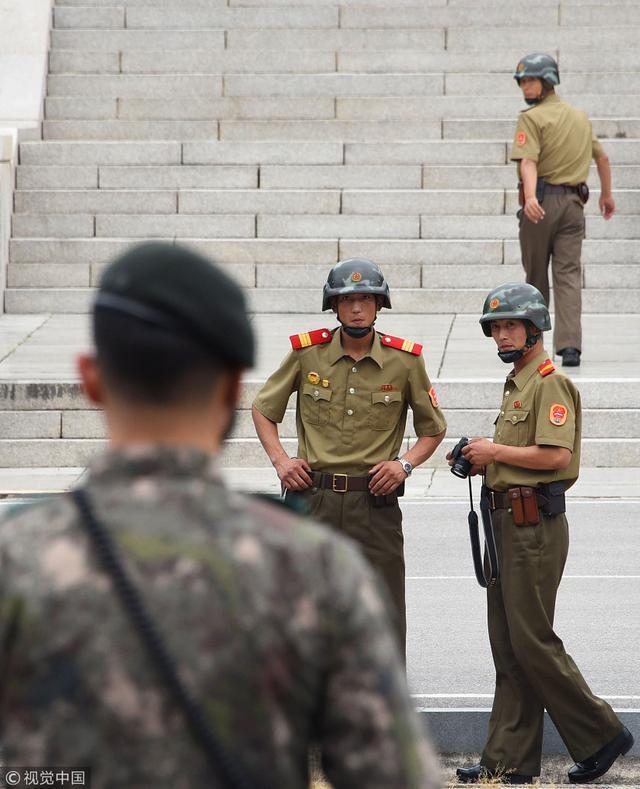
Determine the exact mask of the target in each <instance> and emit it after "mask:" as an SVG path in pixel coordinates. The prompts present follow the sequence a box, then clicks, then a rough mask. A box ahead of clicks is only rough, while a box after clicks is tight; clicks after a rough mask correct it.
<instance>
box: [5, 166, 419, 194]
mask: <svg viewBox="0 0 640 789" xmlns="http://www.w3.org/2000/svg"><path fill="white" fill-rule="evenodd" d="M303 169H305V170H308V169H309V168H303ZM386 169H387V171H388V172H389V173H390V172H393V171H395V170H396V169H398V168H393V167H389V168H386ZM400 169H405V168H400ZM411 169H412V170H413V172H414V173H415V176H416V177H414V178H412V179H411V182H409V179H406V181H405V182H403V183H404V185H406V186H419V185H420V178H421V174H420V168H419V166H417V167H416V166H414V167H413V168H411ZM16 172H17V176H16V183H17V187H18V189H94V188H97V187H98V186H100V188H103V189H127V190H129V189H198V188H205V187H208V188H210V189H218V188H228V187H235V188H242V189H252V188H255V187H257V185H258V167H257V166H250V165H246V166H233V165H212V166H207V165H201V166H194V167H191V166H189V165H162V166H157V167H156V166H153V165H142V166H137V165H128V166H126V165H124V166H118V165H112V166H105V167H100V168H98V166H96V165H93V166H92V165H85V166H78V167H73V166H68V167H67V166H62V165H19V166H18V167H17V168H16ZM320 188H322V187H320Z"/></svg>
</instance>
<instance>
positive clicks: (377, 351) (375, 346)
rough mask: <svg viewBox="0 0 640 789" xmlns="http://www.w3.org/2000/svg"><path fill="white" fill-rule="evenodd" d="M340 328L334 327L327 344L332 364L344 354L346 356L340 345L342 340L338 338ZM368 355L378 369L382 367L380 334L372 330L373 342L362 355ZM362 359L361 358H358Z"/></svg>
mask: <svg viewBox="0 0 640 789" xmlns="http://www.w3.org/2000/svg"><path fill="white" fill-rule="evenodd" d="M340 334H341V332H340V329H336V330H335V332H334V333H333V337H332V338H331V343H330V344H329V364H331V365H334V364H335V363H336V362H337V361H338V360H339V359H342V358H343V357H344V356H348V354H347V353H345V350H344V348H343V347H342V342H341V339H340ZM367 357H369V358H370V359H372V360H373V361H374V362H375V363H376V364H377V365H378V367H379V368H380V369H382V367H383V358H382V343H381V342H380V335H379V334H378V332H376V331H374V332H373V343H372V344H371V348H370V349H369V350H368V351H367V353H366V354H365V355H364V356H363V357H362V358H363V359H366V358H367ZM360 361H362V359H361V360H360Z"/></svg>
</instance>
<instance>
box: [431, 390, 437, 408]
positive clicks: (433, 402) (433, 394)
mask: <svg viewBox="0 0 640 789" xmlns="http://www.w3.org/2000/svg"><path fill="white" fill-rule="evenodd" d="M429 399H430V400H431V405H432V406H433V407H434V408H437V407H438V395H437V394H436V390H435V389H434V388H433V386H432V387H431V389H429Z"/></svg>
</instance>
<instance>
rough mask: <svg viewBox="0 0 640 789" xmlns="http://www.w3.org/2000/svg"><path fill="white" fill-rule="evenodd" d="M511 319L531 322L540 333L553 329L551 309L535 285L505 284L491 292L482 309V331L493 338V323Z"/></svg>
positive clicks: (521, 283)
mask: <svg viewBox="0 0 640 789" xmlns="http://www.w3.org/2000/svg"><path fill="white" fill-rule="evenodd" d="M509 318H515V319H517V320H522V321H531V323H533V325H534V326H535V327H536V328H537V329H540V331H549V329H550V328H551V318H550V316H549V308H548V307H547V304H546V302H545V300H544V299H543V298H542V293H540V291H539V290H538V289H537V288H534V287H533V285H528V284H526V283H523V282H505V284H504V285H498V287H497V288H494V289H493V290H492V291H491V293H490V294H489V295H488V296H487V298H486V299H485V300H484V307H483V308H482V317H481V318H480V324H481V326H482V331H483V332H484V333H485V334H486V336H487V337H491V321H499V320H507V319H509Z"/></svg>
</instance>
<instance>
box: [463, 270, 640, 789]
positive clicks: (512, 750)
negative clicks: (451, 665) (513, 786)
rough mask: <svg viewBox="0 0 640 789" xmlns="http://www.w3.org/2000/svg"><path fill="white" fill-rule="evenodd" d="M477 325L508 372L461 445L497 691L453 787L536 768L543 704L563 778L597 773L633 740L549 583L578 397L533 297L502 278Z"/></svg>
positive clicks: (559, 559)
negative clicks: (489, 561)
mask: <svg viewBox="0 0 640 789" xmlns="http://www.w3.org/2000/svg"><path fill="white" fill-rule="evenodd" d="M480 323H481V324H482V329H483V331H484V333H485V335H486V336H487V337H493V339H494V340H495V342H496V344H497V346H498V355H499V357H500V358H501V359H502V361H504V362H506V363H513V365H514V368H513V370H512V372H511V373H509V375H508V376H507V380H506V383H505V386H504V394H503V399H502V403H501V406H500V413H499V415H498V418H497V419H496V422H495V425H496V427H495V435H494V439H493V441H489V440H488V439H486V438H474V439H472V440H471V441H470V442H469V444H468V446H467V447H465V448H464V450H463V452H464V455H465V457H466V458H467V459H468V460H469V461H470V462H471V463H472V464H473V471H475V472H476V473H477V472H479V471H483V472H484V474H485V479H484V483H485V484H484V485H483V489H482V496H483V502H484V503H486V504H487V505H488V507H489V509H491V510H492V521H493V528H494V531H495V537H496V544H497V549H498V560H499V565H500V579H499V581H498V582H497V583H495V584H493V585H491V586H490V587H489V589H488V593H487V602H488V621H489V638H490V641H491V650H492V653H493V660H494V663H495V668H496V689H495V698H494V703H493V710H492V713H491V718H490V721H489V733H488V739H487V743H486V745H485V748H484V751H483V753H482V759H481V762H480V764H479V765H475V766H473V767H470V768H464V769H459V770H458V777H459V779H460V780H461V781H463V782H470V781H477V780H478V779H479V778H480V777H481V776H482V775H483V774H489V775H491V774H494V773H496V772H499V771H506V773H507V775H506V780H508V781H509V782H510V783H531V780H532V776H535V775H539V774H540V759H541V752H542V726H543V713H544V710H545V708H546V709H547V711H548V712H549V715H550V716H551V718H552V720H553V722H554V723H555V725H556V728H557V729H558V732H559V734H560V736H561V737H562V739H563V740H564V742H565V745H566V746H567V749H568V751H569V753H570V754H571V756H572V757H573V758H574V759H575V761H576V762H577V763H576V764H575V765H574V766H573V767H572V768H571V770H570V771H569V780H570V781H571V782H572V783H586V782H587V781H592V780H595V779H596V778H598V777H599V776H601V775H603V774H604V773H605V772H606V771H607V770H608V769H609V768H610V767H611V765H612V764H613V762H614V761H615V760H616V759H617V758H618V756H620V755H621V754H624V753H626V752H627V751H628V750H629V749H630V748H631V746H632V744H633V737H632V736H631V734H630V733H629V731H628V730H627V729H626V728H624V727H623V725H622V723H621V722H620V720H619V719H618V717H617V716H616V715H615V713H614V712H613V710H612V709H611V707H610V706H609V705H608V704H607V703H606V702H605V701H603V700H602V699H600V698H598V697H596V696H594V695H593V693H592V692H591V690H590V689H589V687H588V686H587V683H586V682H585V680H584V678H583V677H582V675H581V673H580V671H579V670H578V668H577V666H576V664H575V663H574V662H573V660H572V659H571V657H570V656H569V655H568V654H567V653H566V652H565V649H564V646H563V644H562V641H561V640H560V638H558V636H557V635H556V634H555V632H554V630H553V617H554V609H555V602H556V594H557V590H558V585H559V584H560V580H561V578H562V572H563V569H564V564H565V560H566V558H567V550H568V546H569V536H568V526H567V519H566V517H565V514H564V512H565V506H564V491H565V490H566V489H567V488H569V487H570V486H571V485H573V483H574V482H575V481H576V479H577V477H578V473H579V466H580V435H581V412H580V394H579V392H578V390H577V389H576V387H575V386H574V384H573V383H572V382H571V380H570V379H569V378H567V377H566V376H564V375H562V373H559V372H558V371H557V370H555V368H554V366H553V364H552V363H551V361H550V360H549V359H548V358H547V354H546V351H545V350H544V348H543V345H542V332H543V331H548V330H549V329H550V328H551V321H550V318H549V311H548V309H547V306H546V304H545V302H544V299H543V298H542V295H541V294H540V292H539V291H538V290H536V288H534V287H533V286H532V285H523V284H517V283H507V284H505V285H501V286H500V287H498V288H496V289H495V290H493V291H492V292H491V293H490V294H489V295H488V297H487V299H486V301H485V304H484V310H483V315H482V318H481V319H480Z"/></svg>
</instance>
